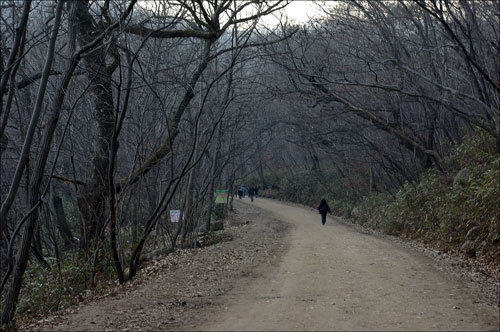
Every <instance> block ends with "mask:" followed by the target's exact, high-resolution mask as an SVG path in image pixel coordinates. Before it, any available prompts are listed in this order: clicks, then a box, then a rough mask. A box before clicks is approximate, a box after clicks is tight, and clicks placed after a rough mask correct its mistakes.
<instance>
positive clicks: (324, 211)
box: [318, 199, 332, 225]
mask: <svg viewBox="0 0 500 332" xmlns="http://www.w3.org/2000/svg"><path fill="white" fill-rule="evenodd" d="M318 211H319V214H321V223H322V224H323V225H324V224H325V223H326V214H327V213H332V211H331V210H330V207H329V206H328V204H327V203H326V201H325V199H322V200H321V203H319V205H318Z"/></svg>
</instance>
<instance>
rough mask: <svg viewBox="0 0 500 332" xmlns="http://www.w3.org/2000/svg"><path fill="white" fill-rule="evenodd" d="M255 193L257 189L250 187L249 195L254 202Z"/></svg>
mask: <svg viewBox="0 0 500 332" xmlns="http://www.w3.org/2000/svg"><path fill="white" fill-rule="evenodd" d="M254 194H255V189H254V188H253V187H250V188H249V189H248V197H250V200H251V201H252V202H253V196H254Z"/></svg>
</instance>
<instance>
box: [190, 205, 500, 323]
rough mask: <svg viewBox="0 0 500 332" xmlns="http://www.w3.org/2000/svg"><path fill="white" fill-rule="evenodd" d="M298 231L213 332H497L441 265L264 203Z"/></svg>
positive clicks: (233, 299) (311, 214)
mask: <svg viewBox="0 0 500 332" xmlns="http://www.w3.org/2000/svg"><path fill="white" fill-rule="evenodd" d="M253 204H255V205H256V206H258V207H260V208H262V209H265V210H267V211H270V212H272V213H273V214H274V216H275V217H276V218H277V219H279V220H283V221H286V222H289V223H290V224H292V225H293V229H292V231H291V232H290V235H289V239H288V241H289V250H288V251H287V252H286V253H285V254H284V257H283V258H282V260H281V262H280V264H279V265H278V266H276V267H275V268H274V269H273V270H272V271H270V272H271V273H267V274H266V275H265V276H263V277H261V278H258V279H256V280H254V282H253V283H251V284H250V285H248V287H247V288H240V289H238V290H235V291H233V292H231V293H230V294H228V295H227V298H228V300H227V302H228V305H227V306H226V307H225V312H224V313H223V314H222V315H221V316H220V317H217V319H214V320H213V321H212V324H210V325H206V324H204V325H201V326H199V327H198V328H199V329H208V330H249V329H250V330H367V329H368V330H469V331H470V330H497V329H498V319H499V318H498V309H497V308H495V307H492V306H489V305H488V304H486V303H485V302H484V301H482V300H481V299H478V298H475V297H474V295H472V294H471V293H470V292H469V291H468V290H467V288H466V287H465V285H464V284H463V283H462V282H460V281H458V280H456V279H455V278H453V277H451V276H449V275H447V274H445V273H443V272H440V271H439V270H437V269H436V268H435V266H434V262H433V261H432V260H430V259H429V258H426V257H424V256H422V255H420V254H418V253H415V252H413V251H410V250H405V249H403V248H401V247H398V246H395V245H394V244H393V243H391V242H390V241H387V240H384V239H380V238H377V237H374V236H371V235H365V234H360V233H358V232H356V231H354V230H353V229H352V228H350V227H348V226H345V225H343V224H340V223H338V222H336V221H335V220H332V218H329V220H327V224H326V225H325V226H322V225H321V222H320V217H319V215H318V214H317V212H316V211H313V210H311V209H305V208H302V207H295V206H290V205H284V204H282V203H279V202H276V201H271V200H262V199H258V200H256V201H255V202H254V203H253Z"/></svg>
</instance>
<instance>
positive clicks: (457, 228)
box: [353, 135, 500, 252]
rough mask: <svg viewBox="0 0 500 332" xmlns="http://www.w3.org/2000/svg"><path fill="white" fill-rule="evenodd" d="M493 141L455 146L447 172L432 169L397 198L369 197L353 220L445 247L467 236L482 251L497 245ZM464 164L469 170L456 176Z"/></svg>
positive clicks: (498, 160) (497, 171)
mask: <svg viewBox="0 0 500 332" xmlns="http://www.w3.org/2000/svg"><path fill="white" fill-rule="evenodd" d="M495 144H496V142H495V141H494V140H493V139H491V138H489V137H487V136H483V135H477V136H474V137H472V138H469V139H468V140H467V141H466V143H464V144H460V145H458V146H456V147H454V148H453V149H452V151H451V153H450V156H449V157H448V158H447V159H446V163H447V166H448V170H449V171H448V173H444V174H443V173H440V172H437V171H436V170H429V171H428V172H426V173H424V174H423V175H422V177H421V178H420V180H419V181H418V183H416V184H410V183H407V184H406V185H404V186H403V188H401V190H399V192H398V193H397V194H396V195H395V198H391V197H388V196H387V195H384V194H375V195H370V196H367V197H365V198H363V200H362V201H361V203H360V204H359V206H358V207H357V208H356V209H355V211H356V212H357V213H355V214H354V215H353V219H354V220H355V221H356V222H358V223H361V224H366V225H368V226H371V227H374V228H378V229H380V230H382V231H384V232H386V233H389V234H394V235H401V236H404V237H408V238H414V239H420V240H423V241H424V242H432V243H435V244H437V245H438V246H439V247H440V248H442V249H444V250H453V249H455V250H456V249H459V248H460V246H461V245H462V244H463V243H464V242H465V241H466V240H471V241H474V242H475V243H476V244H477V246H478V249H481V250H482V251H483V252H485V251H488V250H493V249H494V248H495V247H496V246H495V243H498V241H499V235H498V230H497V223H498V220H500V212H499V206H498V204H499V203H498V202H499V201H500V182H499V179H500V167H499V166H500V157H499V155H498V153H496V152H495ZM464 168H467V170H468V172H466V174H467V175H466V176H463V177H462V178H461V179H457V180H455V181H454V179H455V177H456V175H457V173H458V172H459V171H460V170H462V169H464ZM471 229H474V230H475V232H474V233H472V232H471ZM468 234H469V237H467V235H468Z"/></svg>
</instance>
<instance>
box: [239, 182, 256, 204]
mask: <svg viewBox="0 0 500 332" xmlns="http://www.w3.org/2000/svg"><path fill="white" fill-rule="evenodd" d="M246 193H247V188H246V187H245V186H241V187H240V189H238V197H239V198H240V199H241V198H242V197H245V195H246ZM258 196H259V187H250V188H248V197H250V200H251V201H252V202H253V199H254V197H258Z"/></svg>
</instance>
